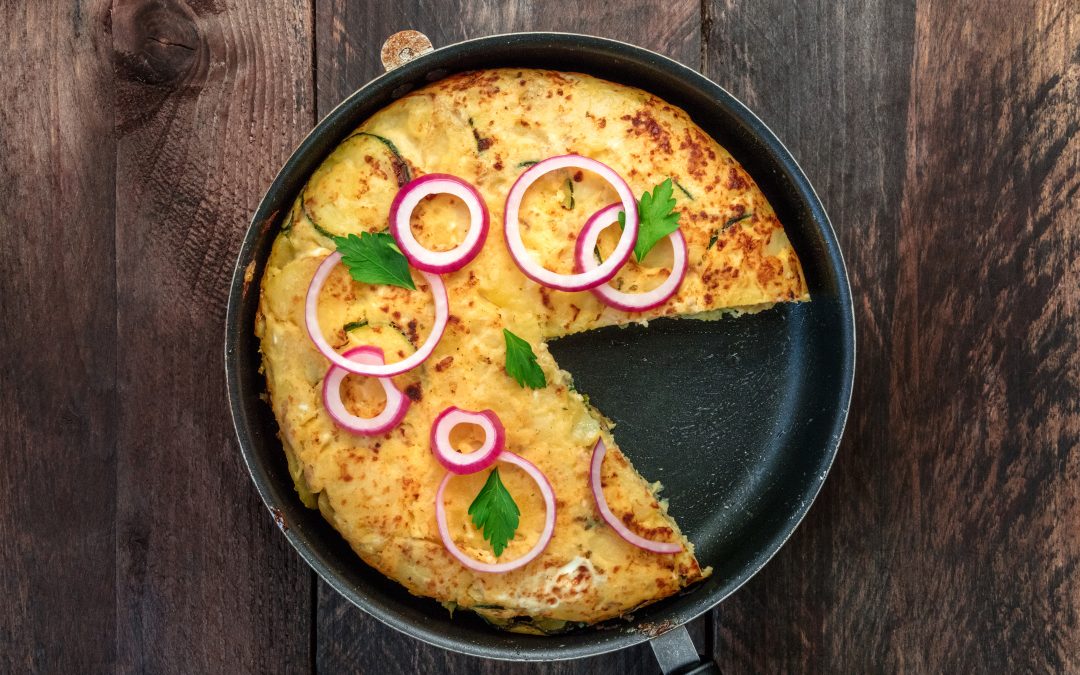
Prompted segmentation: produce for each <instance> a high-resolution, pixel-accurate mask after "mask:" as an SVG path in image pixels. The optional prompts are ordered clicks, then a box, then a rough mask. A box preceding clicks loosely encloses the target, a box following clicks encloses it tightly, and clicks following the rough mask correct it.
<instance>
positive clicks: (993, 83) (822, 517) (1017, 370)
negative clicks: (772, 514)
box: [706, 0, 1080, 672]
mask: <svg viewBox="0 0 1080 675" xmlns="http://www.w3.org/2000/svg"><path fill="white" fill-rule="evenodd" d="M771 4H774V5H775V6H774V7H766V8H762V7H761V6H760V5H755V6H754V7H753V9H750V8H741V7H739V8H731V7H729V6H728V5H727V4H723V5H720V4H713V5H712V6H711V9H710V11H709V13H708V14H709V16H708V19H709V25H710V32H709V37H708V48H707V50H706V53H707V57H706V61H707V65H708V71H709V72H710V74H712V75H713V76H714V77H715V78H717V79H718V80H719V81H720V82H721V83H724V84H726V85H728V86H729V87H731V88H732V89H733V90H734V91H735V93H736V94H737V95H739V96H742V97H744V98H745V99H746V100H747V101H748V102H750V104H751V105H752V106H753V107H754V108H755V109H756V110H757V111H758V112H759V113H760V114H761V115H762V117H763V118H764V119H765V121H766V122H767V123H769V124H771V125H773V126H774V128H775V129H776V130H777V131H778V133H779V135H780V136H781V138H782V139H784V140H785V141H786V142H788V143H789V144H790V146H791V148H792V150H793V151H794V153H795V154H796V156H797V157H798V159H799V160H800V161H801V162H802V163H803V166H804V167H805V168H806V169H807V173H808V174H809V175H810V177H811V179H812V180H813V181H814V182H815V184H816V185H817V187H818V189H819V191H820V192H821V193H822V197H823V199H824V201H825V203H826V206H827V207H828V208H829V210H830V213H831V215H832V216H833V219H834V223H835V225H836V228H837V230H838V233H839V235H840V238H841V240H842V241H843V243H844V246H845V253H846V255H847V260H848V266H849V270H850V271H851V273H852V283H853V287H854V292H855V297H856V318H857V321H858V325H859V341H860V345H859V360H860V363H859V373H858V381H857V385H856V391H855V397H854V406H853V409H852V418H851V420H850V422H849V425H848V433H847V437H846V440H845V443H844V446H843V447H842V449H841V452H840V456H839V458H838V460H837V464H836V466H835V468H834V470H833V475H832V476H831V477H830V479H829V482H828V484H827V485H826V488H825V491H824V492H823V494H822V496H821V498H820V499H819V501H818V504H817V505H816V506H815V508H814V510H813V511H812V512H811V515H810V517H809V518H808V519H807V521H806V522H805V523H804V524H803V526H802V527H801V528H800V531H799V532H797V533H796V535H795V536H794V537H793V538H792V540H791V542H790V543H789V544H788V546H787V547H786V548H785V549H784V550H783V551H782V552H781V554H780V555H779V556H778V558H777V559H776V560H775V561H774V562H773V563H771V564H770V565H769V566H768V567H767V568H766V569H765V570H764V571H763V572H762V573H761V574H760V575H759V576H758V577H757V578H756V579H755V580H753V581H752V582H751V583H750V584H749V585H748V586H747V588H745V589H744V590H743V591H741V592H740V593H739V594H737V595H736V596H734V597H733V598H732V599H731V600H729V601H728V602H727V603H725V605H723V606H722V607H721V608H720V609H719V610H717V612H716V618H715V623H716V626H717V633H716V639H715V649H716V655H717V658H718V659H719V660H720V662H721V665H722V667H724V668H725V669H726V670H727V671H729V672H740V671H754V672H776V671H788V672H875V671H886V672H890V671H897V670H902V671H905V672H1028V671H1043V672H1075V671H1076V670H1077V669H1078V668H1080V662H1078V660H1077V659H1078V655H1080V626H1078V623H1077V615H1076V611H1075V607H1076V598H1077V597H1080V584H1078V582H1077V574H1076V571H1077V570H1076V567H1077V561H1078V560H1080V539H1078V538H1077V537H1076V536H1075V534H1074V532H1073V531H1074V530H1075V523H1076V522H1078V519H1080V487H1078V485H1080V482H1078V478H1080V454H1078V453H1080V411H1078V407H1077V406H1078V404H1077V399H1078V381H1080V380H1078V371H1080V361H1078V351H1077V348H1078V344H1077V330H1076V326H1077V322H1078V321H1080V312H1078V290H1077V289H1078V288H1080V278H1078V268H1077V260H1078V251H1080V248H1078V246H1077V244H1078V241H1077V236H1078V227H1077V215H1076V214H1077V212H1078V206H1080V202H1078V200H1077V187H1078V185H1080V182H1078V181H1080V178H1078V154H1080V143H1078V139H1077V135H1076V131H1077V127H1078V116H1077V108H1076V101H1077V100H1078V99H1080V92H1078V88H1077V87H1078V80H1080V69H1078V60H1080V59H1078V56H1080V53H1078V52H1077V51H1076V49H1077V42H1078V39H1080V34H1078V29H1080V21H1078V20H1077V16H1076V12H1075V4H1074V6H1073V9H1072V13H1071V17H1070V10H1068V9H1067V5H1068V3H1067V2H1038V1H1033V2H1026V3H1023V6H1015V4H1014V5H1011V6H1009V7H1007V8H1006V7H1004V6H1002V7H999V8H997V9H990V8H988V7H987V6H986V5H985V4H979V3H974V2H958V3H926V4H922V3H920V4H919V11H918V13H917V16H916V15H914V14H913V3H892V2H875V1H866V0H864V1H862V2H859V3H856V4H855V5H848V6H845V7H839V6H837V7H828V8H813V9H812V8H809V7H807V6H804V5H798V6H797V7H793V6H792V5H790V4H788V3H780V2H777V3H771ZM761 17H768V18H767V19H763V18H761ZM911 45H914V48H913V47H912V46H911ZM779 51H783V52H784V53H783V55H782V56H781V55H779V54H778V52H779ZM909 92H910V96H909Z"/></svg>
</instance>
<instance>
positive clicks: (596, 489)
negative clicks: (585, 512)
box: [589, 438, 683, 553]
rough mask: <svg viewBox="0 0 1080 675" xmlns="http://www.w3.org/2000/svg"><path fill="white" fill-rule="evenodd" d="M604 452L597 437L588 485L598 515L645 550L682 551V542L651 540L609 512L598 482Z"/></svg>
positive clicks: (654, 551)
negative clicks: (598, 511)
mask: <svg viewBox="0 0 1080 675" xmlns="http://www.w3.org/2000/svg"><path fill="white" fill-rule="evenodd" d="M606 453H607V446H605V445H604V439H603V438H598V439H597V440H596V446H595V447H594V448H593V455H592V463H591V464H590V465H589V485H590V486H591V487H592V493H593V498H594V499H595V500H596V508H598V509H599V510H600V516H601V517H602V518H603V519H604V522H605V523H607V524H608V525H609V526H611V529H613V530H615V533H616V534H618V535H619V536H620V537H622V538H623V539H625V540H626V541H628V542H630V543H631V544H633V545H634V546H637V547H638V548H643V549H645V550H646V551H652V552H653V553H678V552H680V551H682V550H683V547H682V544H676V543H674V542H664V541H652V540H650V539H646V538H645V537H642V536H641V535H638V534H635V533H633V532H631V531H630V529H629V528H627V527H626V525H624V524H623V522H622V521H621V520H619V519H618V518H616V517H615V514H614V513H612V512H611V508H610V507H609V506H608V503H607V499H606V498H605V497H604V488H603V486H602V485H601V483H600V467H601V466H603V464H604V455H605V454H606Z"/></svg>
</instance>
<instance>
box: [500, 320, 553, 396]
mask: <svg viewBox="0 0 1080 675" xmlns="http://www.w3.org/2000/svg"><path fill="white" fill-rule="evenodd" d="M503 337H504V338H506V374H507V375H509V376H510V377H512V378H514V380H515V381H516V382H517V383H518V384H519V385H521V386H522V387H529V388H530V389H543V388H544V387H546V386H547V377H545V376H544V371H543V370H541V369H540V366H538V365H537V364H536V354H534V353H533V350H532V347H531V346H530V345H529V343H528V342H526V341H525V340H522V339H521V338H519V337H518V336H516V335H514V334H513V333H511V332H510V331H508V330H506V329H505V328H503Z"/></svg>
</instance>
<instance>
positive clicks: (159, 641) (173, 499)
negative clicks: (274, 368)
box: [112, 0, 314, 673]
mask: <svg viewBox="0 0 1080 675" xmlns="http://www.w3.org/2000/svg"><path fill="white" fill-rule="evenodd" d="M310 16H311V14H310V7H309V5H308V4H307V3H306V2H303V1H297V2H285V1H282V2H275V3H269V4H268V3H263V2H239V1H238V2H231V3H229V4H228V5H225V4H221V3H217V2H209V1H203V2H197V3H196V2H191V3H188V4H184V3H166V2H153V1H140V0H135V1H128V2H116V4H115V6H114V9H113V15H112V26H113V32H114V45H115V51H116V55H115V77H116V108H117V109H116V116H117V119H116V129H117V134H118V145H117V172H116V175H117V195H116V204H117V209H116V242H117V247H116V248H117V250H116V259H117V263H116V264H117V287H118V290H117V293H118V295H117V302H118V316H117V319H116V325H117V331H118V340H119V344H120V346H121V349H122V355H123V356H122V358H121V359H120V361H119V368H118V377H119V387H120V401H121V406H120V415H119V433H118V442H119V452H118V456H117V499H118V506H117V510H118V514H117V534H116V551H117V558H118V560H117V571H116V574H117V577H118V579H119V586H118V588H117V593H116V601H117V605H118V616H117V633H118V636H119V655H118V657H119V664H120V668H121V669H122V670H124V671H129V672H130V671H134V672H176V673H181V672H183V673H188V672H225V673H255V672H258V673H263V672H279V671H306V670H308V669H309V668H310V664H311V652H310V631H311V624H310V618H311V609H310V604H309V601H310V596H311V589H312V586H311V583H312V576H311V572H310V571H309V570H308V568H307V567H306V566H305V565H304V564H303V562H301V560H300V558H299V557H298V556H297V555H296V554H295V553H294V552H293V550H292V549H291V548H290V547H289V545H288V544H287V542H286V540H285V539H284V538H283V537H282V536H281V534H280V533H279V532H278V531H277V528H276V527H275V526H274V524H273V521H272V519H271V518H270V516H269V514H268V513H267V510H266V509H265V508H264V507H263V505H262V503H261V502H260V501H259V498H258V496H257V494H256V492H255V490H253V489H252V485H251V480H250V479H249V477H248V475H247V471H246V469H245V467H244V465H243V462H242V461H241V458H240V454H239V452H238V451H237V448H236V441H235V436H234V434H233V430H232V427H231V424H230V422H229V418H228V415H227V413H226V412H225V411H227V410H228V405H227V403H226V397H225V383H224V369H223V363H222V339H223V334H224V317H225V302H226V296H227V291H228V283H229V280H230V278H231V275H232V268H233V265H234V264H235V260H236V252H237V249H238V247H239V244H240V240H241V238H242V236H243V232H244V231H245V229H246V226H247V223H248V220H249V218H250V215H251V213H252V212H253V211H254V210H255V206H256V205H257V204H258V201H259V199H260V198H261V197H262V194H263V192H264V191H265V189H266V186H267V185H269V183H270V181H271V180H272V179H273V177H274V174H275V173H276V172H277V170H278V168H279V167H280V166H281V165H282V164H283V163H284V161H285V159H286V158H287V157H288V155H289V154H290V153H291V152H292V150H293V148H294V147H295V145H296V143H297V142H298V141H299V139H300V138H301V137H302V136H303V134H304V133H306V131H307V130H308V129H309V128H310V126H311V124H312V122H313V110H314V100H313V95H312V94H313V91H312V87H311V62H310V54H311V24H310Z"/></svg>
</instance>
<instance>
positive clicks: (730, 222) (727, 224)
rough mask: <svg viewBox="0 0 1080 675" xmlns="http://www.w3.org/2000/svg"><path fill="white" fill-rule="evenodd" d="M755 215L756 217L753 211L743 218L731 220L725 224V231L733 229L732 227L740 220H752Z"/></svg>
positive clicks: (737, 217)
mask: <svg viewBox="0 0 1080 675" xmlns="http://www.w3.org/2000/svg"><path fill="white" fill-rule="evenodd" d="M753 215H754V213H753V211H751V212H748V213H744V214H742V215H741V216H736V217H734V218H729V219H728V221H727V222H726V223H724V229H725V230H726V229H728V228H729V227H731V226H732V225H734V224H735V223H737V222H739V221H740V220H746V219H747V218H750V217H751V216H753Z"/></svg>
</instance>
